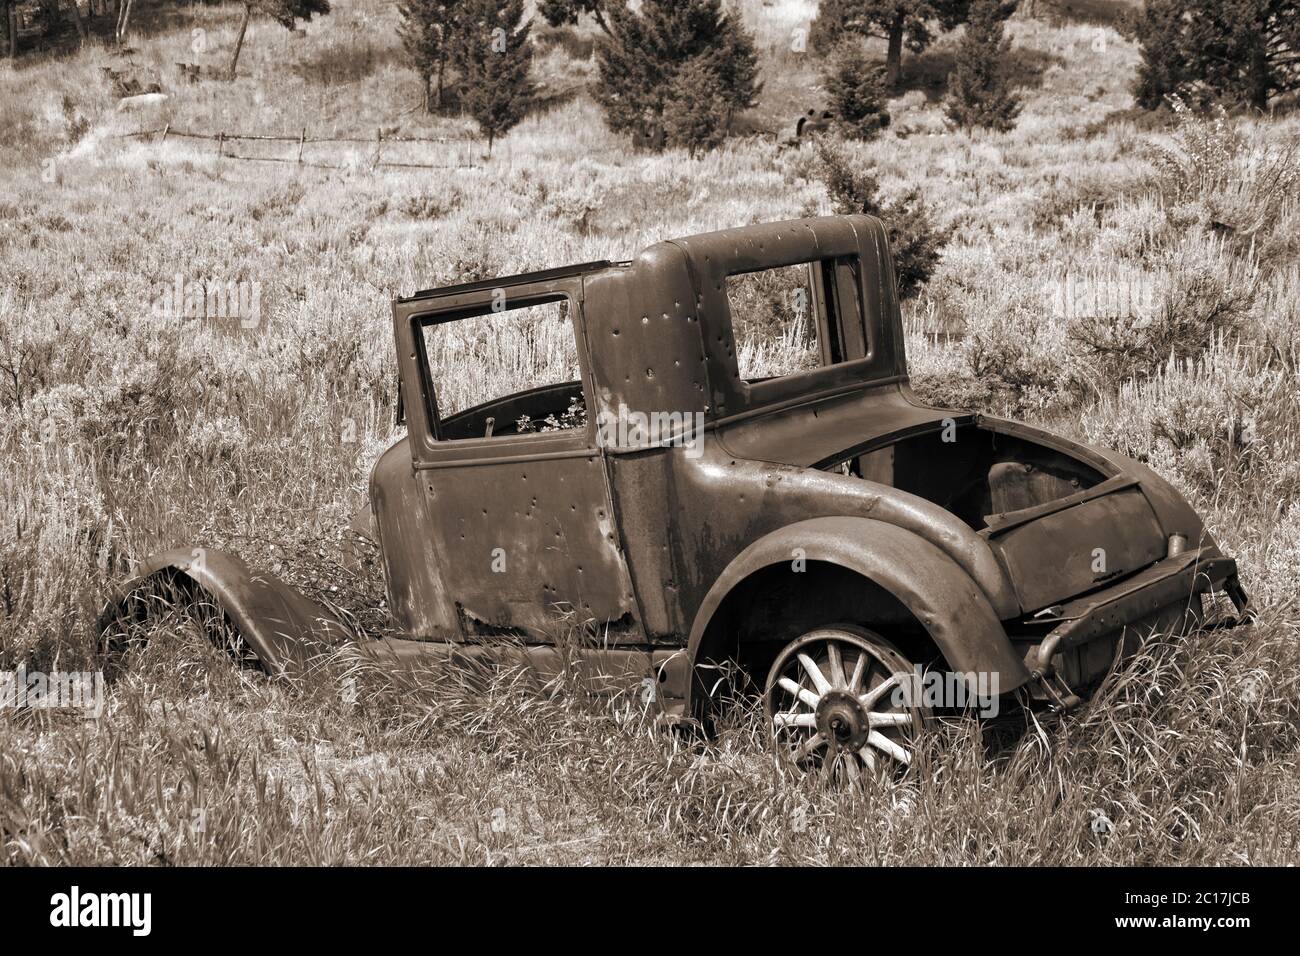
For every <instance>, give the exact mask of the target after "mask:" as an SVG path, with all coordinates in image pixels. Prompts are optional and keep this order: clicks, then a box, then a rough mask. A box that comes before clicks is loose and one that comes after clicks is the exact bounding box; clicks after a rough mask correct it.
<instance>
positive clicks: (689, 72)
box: [664, 59, 730, 157]
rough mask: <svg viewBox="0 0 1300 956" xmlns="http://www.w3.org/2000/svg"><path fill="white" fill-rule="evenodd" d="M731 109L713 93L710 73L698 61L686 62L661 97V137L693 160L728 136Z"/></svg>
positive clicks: (724, 100) (716, 93)
mask: <svg viewBox="0 0 1300 956" xmlns="http://www.w3.org/2000/svg"><path fill="white" fill-rule="evenodd" d="M729 112H730V109H729V107H728V104H727V101H726V99H725V98H724V97H723V96H722V95H721V94H719V93H718V92H716V91H715V90H714V78H713V73H712V71H711V70H710V69H709V67H708V66H706V65H705V63H704V62H703V61H702V60H700V59H695V60H692V61H690V62H689V63H687V64H686V65H685V66H683V67H682V68H681V69H680V70H678V71H677V75H676V76H675V77H673V80H672V82H671V83H670V84H669V85H668V90H667V92H666V93H665V94H664V134H665V136H666V139H667V143H668V145H669V146H681V147H683V148H685V149H686V150H688V151H689V152H690V154H691V156H692V157H694V156H695V155H696V154H697V153H699V152H700V151H701V150H710V149H714V148H715V147H717V146H718V145H719V144H720V143H721V142H722V141H723V139H725V138H726V135H727V122H728V116H729Z"/></svg>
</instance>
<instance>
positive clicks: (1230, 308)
mask: <svg viewBox="0 0 1300 956" xmlns="http://www.w3.org/2000/svg"><path fill="white" fill-rule="evenodd" d="M1256 278H1257V277H1256V273H1255V270H1254V269H1253V267H1251V266H1249V265H1243V264H1241V263H1239V262H1237V261H1235V260H1234V259H1233V258H1232V257H1231V256H1230V255H1228V254H1226V253H1225V252H1224V251H1223V249H1222V245H1221V244H1220V243H1217V242H1215V241H1214V240H1208V241H1207V242H1206V243H1205V244H1203V245H1192V246H1190V247H1189V248H1188V249H1186V250H1185V251H1184V252H1183V256H1182V259H1181V261H1179V262H1177V263H1175V264H1174V266H1173V272H1172V273H1171V275H1170V277H1169V279H1168V281H1167V283H1166V285H1165V287H1164V289H1163V290H1162V291H1161V294H1160V298H1159V301H1158V303H1157V304H1156V306H1155V308H1154V310H1152V313H1151V314H1150V315H1143V314H1142V313H1141V312H1140V311H1130V312H1127V313H1125V314H1122V315H1090V316H1085V317H1082V318H1079V319H1076V320H1074V321H1072V322H1071V323H1070V326H1069V333H1068V334H1069V338H1070V341H1071V344H1072V345H1073V347H1074V350H1075V353H1076V355H1077V356H1078V357H1079V358H1080V359H1081V360H1082V362H1083V363H1084V364H1085V365H1086V366H1087V367H1088V368H1090V369H1091V371H1092V373H1093V375H1094V376H1095V378H1096V380H1097V381H1099V382H1100V383H1103V387H1104V386H1113V385H1116V384H1118V383H1120V382H1123V381H1127V380H1130V379H1135V378H1137V379H1140V378H1145V377H1148V376H1150V375H1151V374H1152V373H1154V372H1155V371H1156V370H1157V369H1158V368H1160V367H1161V366H1162V365H1164V364H1165V363H1166V362H1168V361H1169V360H1170V359H1173V360H1174V361H1184V360H1187V359H1190V358H1194V357H1196V356H1198V355H1200V354H1201V353H1202V352H1204V351H1206V350H1207V349H1209V348H1210V347H1211V345H1212V344H1213V342H1214V341H1215V340H1216V337H1220V338H1221V337H1223V336H1231V335H1234V334H1235V333H1236V332H1237V331H1238V330H1239V329H1240V328H1241V326H1242V324H1243V322H1244V321H1245V319H1246V317H1247V316H1248V315H1249V313H1250V307H1251V301H1252V298H1253V296H1254V287H1255V282H1256Z"/></svg>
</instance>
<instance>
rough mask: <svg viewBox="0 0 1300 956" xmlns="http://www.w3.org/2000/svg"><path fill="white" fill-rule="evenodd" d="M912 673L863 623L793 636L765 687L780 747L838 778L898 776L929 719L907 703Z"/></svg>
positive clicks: (810, 767)
mask: <svg viewBox="0 0 1300 956" xmlns="http://www.w3.org/2000/svg"><path fill="white" fill-rule="evenodd" d="M913 673H914V672H913V670H912V664H911V662H910V661H908V660H907V658H905V657H904V656H903V655H902V654H900V653H899V652H898V650H897V649H896V648H895V647H894V646H893V645H891V644H890V643H889V642H888V641H886V640H885V639H884V638H883V637H881V636H880V635H879V634H876V633H874V632H872V631H868V630H866V629H865V628H860V627H855V626H853V625H849V624H837V625H835V626H833V627H823V628H818V629H816V630H813V631H809V632H808V633H807V634H805V635H803V636H802V637H800V638H798V639H796V640H794V641H791V642H790V644H788V645H787V646H786V648H785V650H783V651H782V652H781V654H780V656H779V657H777V659H776V663H774V664H773V665H772V670H771V671H770V672H769V673H768V676H767V686H766V690H765V692H764V699H765V703H766V705H767V716H768V719H769V720H770V721H771V724H772V734H773V738H774V739H775V741H776V743H777V747H778V749H779V750H780V751H781V752H783V753H786V754H788V755H789V757H790V759H791V760H792V761H793V762H794V764H795V765H796V766H797V767H799V768H800V769H802V770H805V771H808V772H821V773H823V774H825V776H826V777H827V778H828V779H830V780H832V781H834V782H843V783H857V782H858V781H860V780H861V779H862V777H863V775H864V774H866V775H869V776H872V777H894V776H898V775H901V774H902V773H903V772H904V771H905V770H906V769H907V767H908V766H909V765H910V764H911V762H912V752H913V746H912V744H913V739H914V736H915V735H916V734H917V733H918V732H919V731H920V730H921V729H922V728H923V727H924V725H925V724H926V722H927V721H928V720H929V714H928V712H927V711H926V708H924V707H921V706H918V705H917V704H916V702H914V701H909V696H910V695H909V694H908V691H909V690H910V689H911V688H910V684H905V683H904V682H906V681H909V680H910V679H911V678H912V677H913ZM909 703H910V706H909Z"/></svg>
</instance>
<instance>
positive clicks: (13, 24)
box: [5, 3, 18, 60]
mask: <svg viewBox="0 0 1300 956" xmlns="http://www.w3.org/2000/svg"><path fill="white" fill-rule="evenodd" d="M5 23H7V24H8V29H9V59H11V60H12V59H14V58H16V57H17V56H18V11H17V10H15V9H14V8H13V4H11V3H5Z"/></svg>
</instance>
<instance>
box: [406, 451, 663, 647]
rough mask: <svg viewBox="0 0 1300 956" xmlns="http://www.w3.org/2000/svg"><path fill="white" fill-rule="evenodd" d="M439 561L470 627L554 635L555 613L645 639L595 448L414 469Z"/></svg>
mask: <svg viewBox="0 0 1300 956" xmlns="http://www.w3.org/2000/svg"><path fill="white" fill-rule="evenodd" d="M417 480H419V481H420V483H421V485H422V491H423V494H424V496H425V502H426V507H427V510H428V515H429V522H428V533H429V535H430V538H431V540H432V542H433V543H434V544H435V548H434V549H433V550H434V552H435V553H441V554H445V555H447V556H448V560H447V561H446V563H445V564H444V565H443V566H442V567H441V568H439V569H438V573H439V575H440V577H441V579H442V582H443V586H444V587H445V588H446V590H447V593H448V594H449V595H451V596H452V598H453V599H454V602H455V605H456V607H457V609H458V612H459V614H460V615H461V618H462V627H463V628H464V629H465V630H466V631H467V632H468V633H470V634H474V633H491V632H492V631H493V630H506V631H518V632H522V633H524V634H527V635H528V636H530V637H532V638H535V639H546V638H547V637H553V636H554V635H555V632H556V629H557V619H558V618H559V617H560V616H562V615H567V614H572V615H574V616H575V617H574V620H576V621H577V622H587V621H591V622H594V623H595V624H597V625H606V624H609V625H611V627H610V629H609V633H610V638H611V640H615V641H620V642H622V641H628V640H636V639H638V638H639V637H640V634H639V627H638V626H637V625H636V613H635V612H636V605H635V600H634V598H633V595H632V586H631V579H630V577H629V574H628V570H627V565H626V563H625V562H624V560H623V553H622V549H621V546H620V542H619V537H618V533H617V528H616V526H615V521H614V515H613V511H612V508H611V507H610V504H609V501H608V497H607V494H606V484H605V474H604V463H603V461H602V460H601V457H600V456H599V454H597V453H596V452H595V451H594V450H588V449H582V450H581V453H580V454H577V455H573V456H565V457H559V456H556V457H537V458H532V459H528V460H524V461H517V460H512V459H510V458H508V457H507V458H503V459H500V460H494V459H493V458H491V457H487V456H484V457H482V458H480V459H478V460H476V461H466V462H463V463H458V464H457V466H456V467H447V468H429V469H422V470H420V471H419V472H418V473H417Z"/></svg>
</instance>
